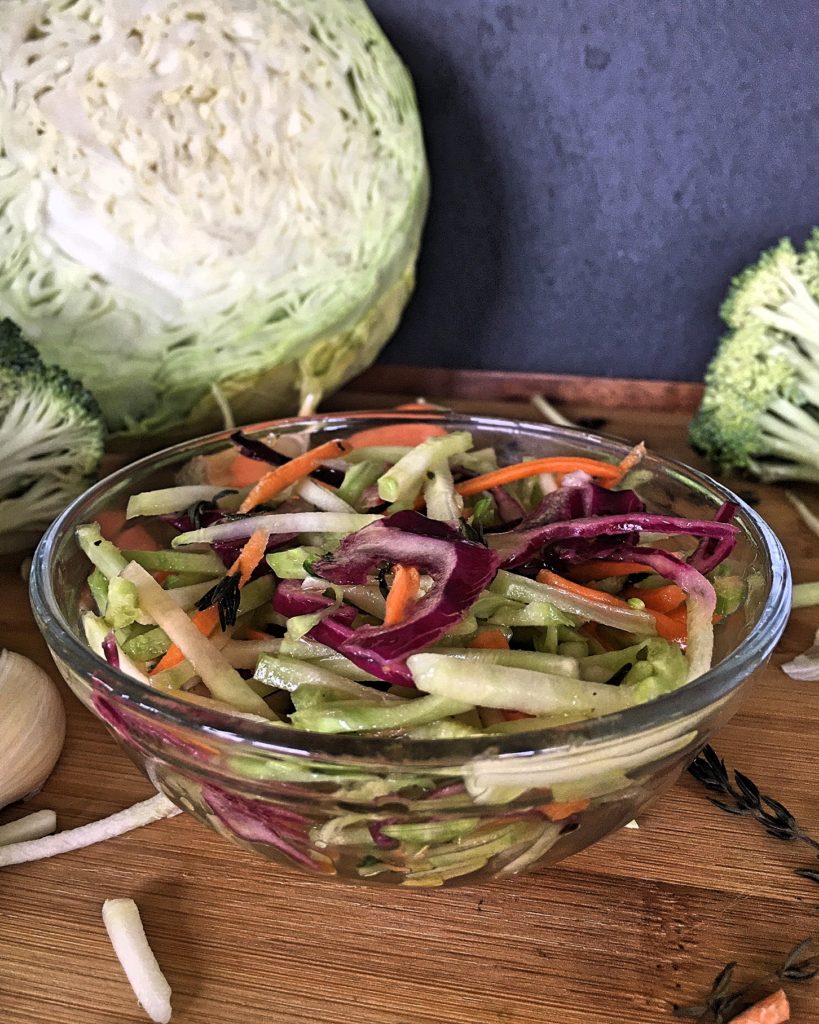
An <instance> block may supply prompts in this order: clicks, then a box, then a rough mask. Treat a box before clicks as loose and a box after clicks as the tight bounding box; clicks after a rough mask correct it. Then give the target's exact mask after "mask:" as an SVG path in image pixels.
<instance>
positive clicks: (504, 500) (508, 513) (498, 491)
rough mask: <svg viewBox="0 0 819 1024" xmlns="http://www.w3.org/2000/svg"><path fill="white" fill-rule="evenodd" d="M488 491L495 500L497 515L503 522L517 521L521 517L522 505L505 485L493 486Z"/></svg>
mask: <svg viewBox="0 0 819 1024" xmlns="http://www.w3.org/2000/svg"><path fill="white" fill-rule="evenodd" d="M489 493H490V494H491V495H492V497H493V498H494V500H495V507H496V508H497V510H498V516H499V518H500V520H501V522H503V523H519V522H520V521H521V520H522V519H523V514H524V513H523V506H522V505H521V503H520V502H519V501H518V500H517V498H513V497H512V495H511V494H509V493H508V491H507V490H506V488H505V487H493V488H492V489H491V490H490V491H489Z"/></svg>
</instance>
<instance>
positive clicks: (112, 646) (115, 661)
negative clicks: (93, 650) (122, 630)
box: [102, 633, 119, 668]
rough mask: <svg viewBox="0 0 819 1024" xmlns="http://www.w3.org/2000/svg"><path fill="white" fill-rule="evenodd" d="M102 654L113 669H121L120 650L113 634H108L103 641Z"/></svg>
mask: <svg viewBox="0 0 819 1024" xmlns="http://www.w3.org/2000/svg"><path fill="white" fill-rule="evenodd" d="M102 653H103V654H104V655H105V660H106V661H107V662H108V664H109V665H110V666H111V668H119V649H118V647H117V638H116V637H115V636H114V634H113V633H108V634H106V636H105V637H103V641H102Z"/></svg>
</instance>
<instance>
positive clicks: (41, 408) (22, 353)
mask: <svg viewBox="0 0 819 1024" xmlns="http://www.w3.org/2000/svg"><path fill="white" fill-rule="evenodd" d="M104 443H105V427H104V422H103V418H102V413H101V411H100V408H99V406H98V405H97V403H96V402H95V401H94V399H93V397H92V396H91V395H90V394H89V393H88V392H87V391H86V390H85V388H84V387H83V386H82V385H81V384H79V383H77V381H75V380H74V379H73V378H71V377H69V376H68V374H67V373H66V372H65V371H64V370H61V369H60V368H59V367H56V366H46V365H45V364H44V363H43V362H42V360H41V359H40V357H39V355H38V354H37V350H36V349H35V348H34V347H33V346H32V345H29V344H28V342H26V341H25V340H24V339H23V337H22V335H21V334H20V331H19V329H18V328H17V327H16V325H15V324H13V323H12V322H11V321H10V320H3V321H0V551H18V550H23V549H25V548H26V547H28V546H30V545H32V544H33V543H34V542H35V541H36V540H37V539H38V537H39V535H40V534H41V533H42V532H43V530H44V529H45V528H46V527H47V526H48V525H49V523H51V521H52V520H53V519H54V518H55V517H56V516H57V515H58V514H59V513H60V512H62V510H63V509H64V508H65V507H66V505H67V504H68V503H69V502H70V501H71V500H72V499H74V498H75V497H76V496H77V495H78V494H80V493H82V491H83V490H85V488H86V487H87V486H88V484H89V483H90V481H91V480H92V479H93V477H94V474H95V473H96V470H97V467H98V466H99V461H100V458H101V457H102V452H103V446H104Z"/></svg>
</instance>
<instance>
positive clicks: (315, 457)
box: [239, 440, 350, 512]
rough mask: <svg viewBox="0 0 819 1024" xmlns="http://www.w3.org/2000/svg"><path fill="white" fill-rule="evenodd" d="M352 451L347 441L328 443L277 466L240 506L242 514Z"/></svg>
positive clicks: (266, 474) (262, 479)
mask: <svg viewBox="0 0 819 1024" xmlns="http://www.w3.org/2000/svg"><path fill="white" fill-rule="evenodd" d="M349 451H350V445H349V443H348V442H347V441H340V440H336V441H326V442H325V443H324V444H320V445H319V446H318V447H317V448H312V449H311V450H310V451H309V452H305V453H304V454H303V455H297V456H296V457H295V458H294V459H290V461H289V462H285V464H284V465H283V466H276V468H275V469H271V470H270V472H268V473H265V475H264V476H263V477H262V478H261V480H260V481H259V482H258V483H257V484H256V485H255V487H254V488H253V489H252V490H251V492H250V494H248V496H247V497H246V498H245V500H244V501H243V502H242V504H241V505H240V506H239V511H240V512H251V511H252V510H253V509H254V508H255V507H256V506H257V505H261V504H263V503H264V502H265V501H269V500H270V499H271V498H275V496H276V495H277V494H279V493H280V492H281V491H283V490H284V489H285V488H286V487H290V485H291V484H294V483H296V481H298V480H302V479H303V478H304V477H306V476H308V475H309V474H310V473H312V472H313V470H314V469H316V468H317V467H318V466H320V465H321V463H322V462H324V461H325V460H326V459H337V458H338V457H339V456H340V455H346V454H347V452H349Z"/></svg>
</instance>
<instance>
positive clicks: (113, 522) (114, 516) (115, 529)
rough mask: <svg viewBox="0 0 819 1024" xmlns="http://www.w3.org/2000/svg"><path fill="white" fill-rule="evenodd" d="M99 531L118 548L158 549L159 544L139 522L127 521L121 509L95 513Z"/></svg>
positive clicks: (132, 549)
mask: <svg viewBox="0 0 819 1024" xmlns="http://www.w3.org/2000/svg"><path fill="white" fill-rule="evenodd" d="M96 518H97V524H98V526H99V528H100V533H101V534H102V535H103V537H105V539H106V540H110V541H112V542H113V543H114V544H116V546H117V547H118V548H125V549H126V550H128V551H158V550H159V546H160V545H159V544H158V543H157V541H156V538H155V537H153V536H152V535H151V534H150V533H149V532H148V531H147V530H146V529H145V527H144V526H142V525H141V524H140V523H134V522H133V521H130V522H129V521H127V520H126V518H125V513H124V512H123V511H122V510H115V509H104V510H103V511H102V512H98V513H97V517H96Z"/></svg>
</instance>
